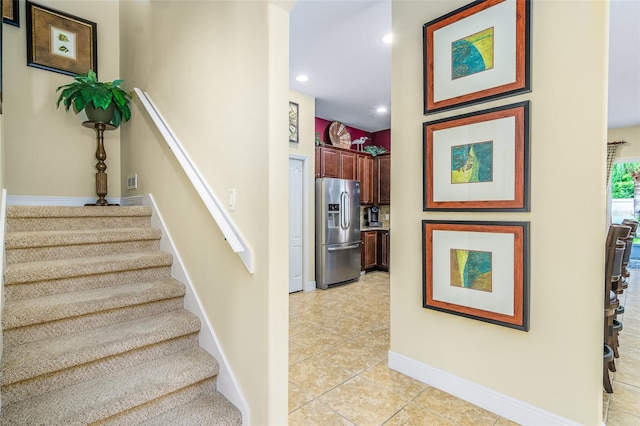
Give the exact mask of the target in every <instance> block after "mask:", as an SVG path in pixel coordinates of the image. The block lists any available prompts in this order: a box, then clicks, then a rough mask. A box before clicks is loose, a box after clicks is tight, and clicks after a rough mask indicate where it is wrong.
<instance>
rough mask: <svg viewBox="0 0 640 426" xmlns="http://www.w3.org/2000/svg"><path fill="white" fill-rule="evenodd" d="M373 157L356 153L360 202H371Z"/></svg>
mask: <svg viewBox="0 0 640 426" xmlns="http://www.w3.org/2000/svg"><path fill="white" fill-rule="evenodd" d="M373 172H374V162H373V157H372V156H371V155H369V154H358V180H359V181H360V204H373V187H374V183H373V176H374V173H373Z"/></svg>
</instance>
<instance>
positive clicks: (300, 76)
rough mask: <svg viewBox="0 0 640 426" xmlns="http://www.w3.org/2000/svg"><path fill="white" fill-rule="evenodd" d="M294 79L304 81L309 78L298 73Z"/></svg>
mask: <svg viewBox="0 0 640 426" xmlns="http://www.w3.org/2000/svg"><path fill="white" fill-rule="evenodd" d="M296 80H298V81H300V82H304V81H307V80H309V77H307V76H306V75H299V76H297V77H296Z"/></svg>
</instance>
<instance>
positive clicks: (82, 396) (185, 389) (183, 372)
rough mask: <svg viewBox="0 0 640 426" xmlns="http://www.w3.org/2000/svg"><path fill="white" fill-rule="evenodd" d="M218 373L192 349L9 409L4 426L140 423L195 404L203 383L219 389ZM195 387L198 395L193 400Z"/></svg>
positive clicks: (1, 419)
mask: <svg viewBox="0 0 640 426" xmlns="http://www.w3.org/2000/svg"><path fill="white" fill-rule="evenodd" d="M217 374H218V364H217V362H216V361H215V359H214V358H213V357H212V356H211V355H209V354H208V353H206V352H205V351H204V350H202V349H200V348H193V349H188V350H185V351H181V352H178V353H176V354H173V355H168V356H166V357H163V358H160V359H158V360H156V361H155V362H150V363H146V364H142V365H137V366H134V367H129V368H125V369H121V370H118V371H115V372H113V373H110V374H107V375H104V376H101V377H98V378H96V379H93V380H88V381H84V382H80V383H78V384H76V385H72V386H68V387H66V388H63V389H60V390H58V391H56V392H49V393H47V394H44V395H41V396H37V397H35V398H30V399H26V400H24V401H21V402H18V403H15V404H11V405H8V406H6V407H4V409H3V410H2V414H1V416H0V424H3V425H81V424H83V425H84V424H89V423H93V422H99V421H106V422H109V419H110V418H112V417H115V418H116V419H117V420H118V423H120V424H135V423H136V422H139V421H140V420H141V419H136V422H134V421H132V419H135V418H136V417H137V416H138V413H137V412H138V411H139V410H142V412H144V413H145V416H148V417H151V416H152V415H157V414H158V413H162V412H164V411H168V410H170V409H173V408H175V407H176V406H178V405H182V404H184V403H186V402H188V401H184V399H185V398H184V397H183V394H184V393H186V394H187V395H188V397H189V398H191V400H193V399H196V398H197V397H199V396H200V395H201V394H202V392H203V389H201V387H202V386H201V385H202V384H206V385H207V388H212V387H213V386H214V385H215V381H214V377H215V376H216V375H217ZM194 388H195V389H197V391H196V394H195V395H191V392H190V390H191V389H194ZM172 401H174V402H172ZM150 413H153V414H150ZM127 419H129V420H127Z"/></svg>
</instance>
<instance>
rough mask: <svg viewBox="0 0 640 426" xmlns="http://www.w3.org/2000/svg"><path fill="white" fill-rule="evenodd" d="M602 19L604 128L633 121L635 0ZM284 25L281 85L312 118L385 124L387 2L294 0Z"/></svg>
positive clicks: (639, 68)
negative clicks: (286, 50) (285, 76)
mask: <svg viewBox="0 0 640 426" xmlns="http://www.w3.org/2000/svg"><path fill="white" fill-rule="evenodd" d="M534 7H535V5H534ZM610 20H611V25H610V49H609V50H610V51H609V57H610V60H609V117H608V120H609V127H610V128H614V127H628V126H640V1H638V0H611V12H610ZM290 23H291V27H290V28H291V29H290V31H291V32H290V40H291V41H290V69H289V71H290V77H289V85H290V86H289V87H290V88H291V89H293V90H296V91H298V92H301V93H305V94H307V95H310V96H313V97H315V98H316V116H318V117H321V118H324V119H326V120H331V121H334V120H337V121H341V122H342V123H344V124H346V125H348V126H351V127H356V128H358V129H362V130H366V131H369V132H375V131H378V130H384V129H388V128H390V127H391V118H390V114H389V113H388V112H387V113H383V114H380V113H377V112H376V108H378V107H379V106H386V107H387V108H389V111H390V110H391V45H388V44H384V43H382V37H383V36H384V35H385V34H387V33H390V32H391V0H352V1H344V0H298V1H297V3H296V5H295V6H294V8H293V10H292V11H291V20H290ZM578 71H579V70H576V72H578ZM300 74H305V75H307V76H308V77H309V81H307V82H305V83H300V82H298V81H296V80H295V77H296V76H298V75H300ZM534 90H535V88H534ZM594 90H595V89H594ZM585 100H586V99H585Z"/></svg>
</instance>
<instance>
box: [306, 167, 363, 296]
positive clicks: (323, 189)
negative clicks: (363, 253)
mask: <svg viewBox="0 0 640 426" xmlns="http://www.w3.org/2000/svg"><path fill="white" fill-rule="evenodd" d="M359 277H360V182H359V181H356V180H346V179H333V178H322V179H316V287H318V288H321V289H325V290H326V289H327V288H328V287H329V286H330V285H332V284H339V283H344V282H348V281H353V280H357V279H358V278H359Z"/></svg>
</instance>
